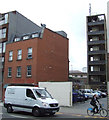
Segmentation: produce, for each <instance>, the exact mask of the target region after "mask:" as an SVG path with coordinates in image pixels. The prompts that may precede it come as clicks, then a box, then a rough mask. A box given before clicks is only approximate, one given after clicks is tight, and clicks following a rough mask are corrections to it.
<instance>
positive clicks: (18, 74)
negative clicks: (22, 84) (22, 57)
mask: <svg viewBox="0 0 109 120" xmlns="http://www.w3.org/2000/svg"><path fill="white" fill-rule="evenodd" d="M17 77H21V66H18V67H17Z"/></svg>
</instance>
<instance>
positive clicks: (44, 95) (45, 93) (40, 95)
mask: <svg viewBox="0 0 109 120" xmlns="http://www.w3.org/2000/svg"><path fill="white" fill-rule="evenodd" d="M34 91H35V93H36V96H37V97H38V98H52V96H51V95H50V94H49V93H48V91H47V90H45V89H34Z"/></svg>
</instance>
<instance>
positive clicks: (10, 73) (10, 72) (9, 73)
mask: <svg viewBox="0 0 109 120" xmlns="http://www.w3.org/2000/svg"><path fill="white" fill-rule="evenodd" d="M8 77H12V68H11V67H9V68H8Z"/></svg>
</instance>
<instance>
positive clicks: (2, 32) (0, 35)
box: [0, 28, 6, 39]
mask: <svg viewBox="0 0 109 120" xmlns="http://www.w3.org/2000/svg"><path fill="white" fill-rule="evenodd" d="M1 38H6V28H3V29H1V30H0V39H1Z"/></svg>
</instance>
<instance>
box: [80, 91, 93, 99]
mask: <svg viewBox="0 0 109 120" xmlns="http://www.w3.org/2000/svg"><path fill="white" fill-rule="evenodd" d="M80 91H81V92H82V93H84V94H85V95H86V96H89V98H92V97H93V96H94V95H95V93H94V92H93V90H92V89H80Z"/></svg>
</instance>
